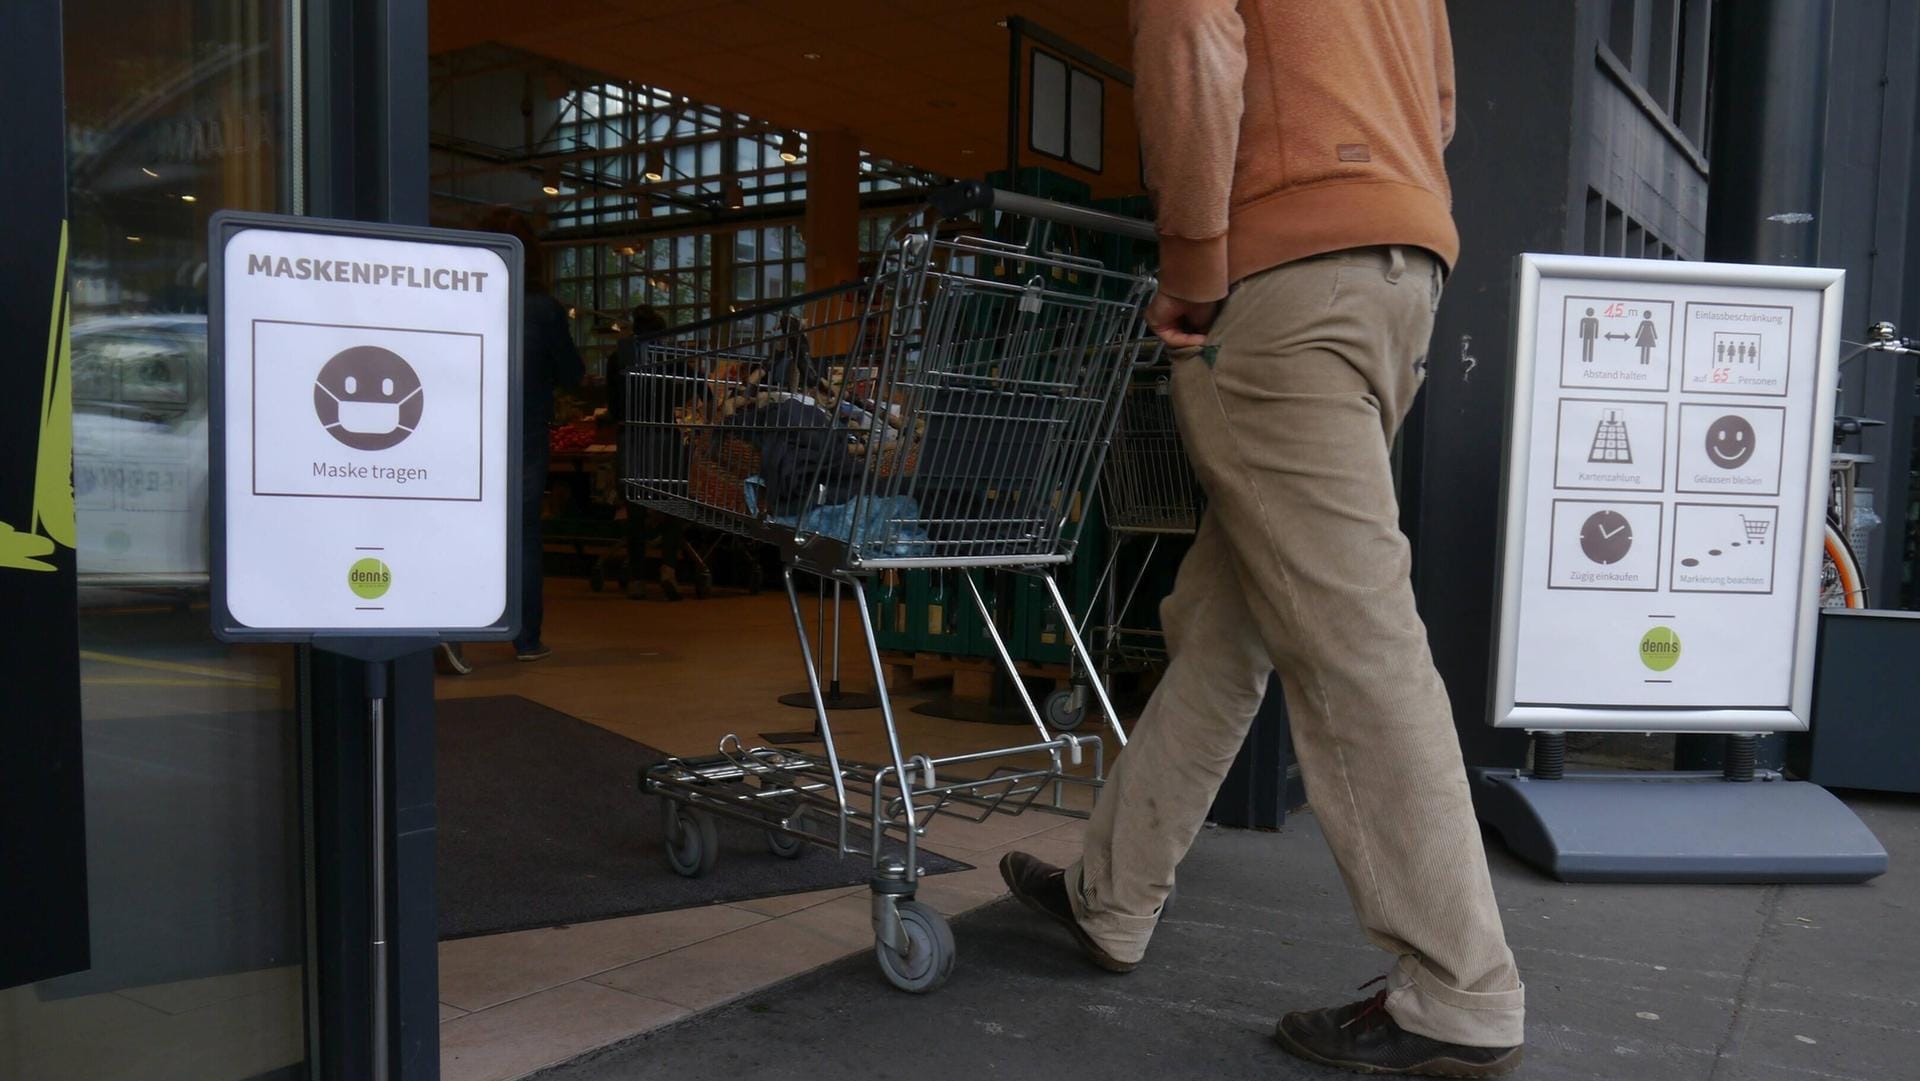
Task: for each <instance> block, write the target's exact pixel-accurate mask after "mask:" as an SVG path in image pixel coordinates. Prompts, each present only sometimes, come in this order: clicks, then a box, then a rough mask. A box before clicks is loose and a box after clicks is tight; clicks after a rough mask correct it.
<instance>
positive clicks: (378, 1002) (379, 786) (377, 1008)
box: [366, 661, 392, 1081]
mask: <svg viewBox="0 0 1920 1081" xmlns="http://www.w3.org/2000/svg"><path fill="white" fill-rule="evenodd" d="M366 672H367V727H368V738H369V743H368V751H367V761H368V763H369V765H368V768H367V823H368V830H369V832H370V833H371V836H370V837H369V839H368V845H367V881H368V883H369V885H368V892H369V893H370V894H371V895H372V896H371V898H370V901H371V905H370V908H371V912H370V926H371V928H372V933H371V935H370V938H371V944H372V957H371V958H369V963H370V967H369V972H370V976H371V982H372V985H373V995H372V1001H371V1003H370V1006H371V1008H372V1011H373V1016H372V1028H371V1030H370V1031H371V1033H372V1042H373V1081H387V1072H388V1066H389V1063H390V1061H391V1058H392V1053H391V1050H390V1042H391V1037H390V1034H389V1030H388V1005H389V1004H388V1002H387V976H388V957H387V758H386V755H387V662H385V661H368V662H367V663H366Z"/></svg>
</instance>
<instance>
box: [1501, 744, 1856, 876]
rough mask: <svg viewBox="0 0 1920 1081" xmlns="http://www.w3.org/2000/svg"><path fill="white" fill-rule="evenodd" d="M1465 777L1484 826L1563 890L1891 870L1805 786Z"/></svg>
mask: <svg viewBox="0 0 1920 1081" xmlns="http://www.w3.org/2000/svg"><path fill="white" fill-rule="evenodd" d="M1468 772H1469V780H1470V782H1471V787H1472V789H1473V803H1474V810H1475V811H1476V812H1477V813H1478V814H1479V817H1480V820H1481V821H1482V822H1484V823H1486V824H1487V825H1489V826H1491V827H1493V829H1494V830H1496V831H1497V832H1499V834H1500V835H1501V837H1502V839H1504V840H1505V841H1506V843H1507V846H1508V847H1509V848H1511V849H1512V850H1513V852H1514V854H1515V855H1518V856H1519V857H1520V858H1521V859H1523V860H1525V861H1526V862H1528V863H1530V864H1532V865H1533V866H1534V867H1536V868H1538V869H1540V870H1542V871H1544V872H1546V873H1547V874H1549V875H1551V876H1553V877H1554V878H1557V879H1559V880H1560V881H1562V882H1748V883H1804V882H1864V881H1866V880H1867V879H1870V878H1873V877H1875V876H1877V875H1880V874H1883V873H1885V872H1886V869H1887V850H1886V849H1885V848H1884V847H1883V846H1882V845H1881V844H1880V842H1879V840H1878V839H1877V838H1875V837H1874V835H1873V833H1872V832H1871V831H1870V830H1868V829H1867V827H1866V824H1865V823H1863V822H1861V821H1860V819H1859V817H1858V816H1856V815H1855V814H1854V813H1853V811H1851V810H1850V809H1848V807H1847V806H1846V805H1845V804H1843V803H1841V802H1840V801H1839V799H1837V798H1835V797H1834V795H1833V794H1832V793H1831V792H1828V791H1827V790H1826V789H1824V788H1821V787H1820V786H1819V785H1816V784H1810V783H1808V782H1805V781H1787V780H1782V779H1780V778H1779V777H1778V776H1777V775H1762V777H1760V778H1756V779H1755V780H1752V781H1746V782H1733V781H1727V780H1725V779H1724V778H1722V777H1721V775H1720V774H1718V773H1645V772H1639V773H1569V774H1567V775H1566V776H1565V777H1564V778H1562V779H1560V780H1551V781H1543V780H1537V779H1535V778H1534V777H1533V776H1532V775H1531V774H1529V773H1526V772H1525V771H1521V770H1511V769H1486V768H1476V769H1472V770H1469V771H1468Z"/></svg>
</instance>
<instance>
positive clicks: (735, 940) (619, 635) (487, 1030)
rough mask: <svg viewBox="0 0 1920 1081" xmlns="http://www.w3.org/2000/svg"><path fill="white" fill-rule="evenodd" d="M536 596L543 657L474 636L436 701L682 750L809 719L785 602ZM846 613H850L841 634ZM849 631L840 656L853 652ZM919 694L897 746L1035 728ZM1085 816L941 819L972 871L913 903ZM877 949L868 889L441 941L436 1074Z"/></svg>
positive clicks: (868, 680)
mask: <svg viewBox="0 0 1920 1081" xmlns="http://www.w3.org/2000/svg"><path fill="white" fill-rule="evenodd" d="M547 604H548V608H547V611H548V616H547V623H548V626H547V630H546V637H547V641H548V643H549V644H550V645H552V646H553V647H554V655H553V657H551V658H550V659H548V660H546V661H542V662H540V663H538V664H518V663H516V662H515V661H514V660H513V659H512V657H511V654H510V653H508V652H507V651H506V650H505V648H504V647H487V646H474V647H469V650H468V658H469V660H471V661H473V662H474V663H475V665H476V671H475V672H474V673H473V674H472V675H470V676H465V677H457V678H454V677H443V678H442V679H441V680H440V690H439V693H440V694H441V696H443V697H455V696H466V695H493V694H519V695H524V696H525V697H528V698H531V699H534V700H536V701H538V702H541V703H543V704H545V705H548V706H551V707H553V708H555V709H559V710H563V711H565V712H567V713H571V714H573V715H574V716H577V717H580V718H582V719H584V720H588V721H591V722H593V723H595V724H599V725H601V726H603V727H605V728H608V729H611V730H613V731H616V732H619V733H621V734H623V735H626V736H628V737H630V738H633V739H637V740H640V741H642V742H645V743H648V744H651V745H653V746H655V747H658V748H661V749H662V750H666V751H669V752H672V753H676V754H701V753H709V752H711V751H712V750H713V749H714V747H715V746H716V745H717V743H718V741H719V739H720V737H721V736H722V735H725V734H727V733H728V732H738V733H739V734H740V735H742V737H743V738H749V739H751V738H752V737H753V736H754V735H756V734H757V733H759V732H766V731H775V730H789V729H795V728H805V727H808V726H809V725H810V723H811V718H810V717H809V716H808V714H807V713H805V712H803V711H801V710H797V709H792V708H789V707H785V706H781V705H779V704H778V703H777V702H776V701H775V699H776V698H777V696H779V695H780V694H784V693H787V692H789V691H794V690H802V689H804V688H805V686H806V684H805V675H804V673H803V671H802V669H801V668H800V661H799V652H798V649H797V647H796V646H795V644H794V641H793V630H792V628H793V623H792V616H791V615H790V613H789V612H788V609H787V606H786V603H785V600H784V598H783V597H780V596H777V595H762V596H759V597H746V596H721V597H716V598H714V599H711V600H707V601H693V600H689V601H685V602H683V603H680V604H675V605H668V604H665V603H663V602H660V601H637V602H636V601H630V600H627V599H626V598H624V597H621V596H618V595H616V594H613V593H601V594H596V593H592V592H590V591H588V590H587V589H586V587H585V586H584V584H581V583H579V582H577V581H571V580H567V579H554V580H551V581H550V583H549V588H548V600H547ZM812 614H813V612H812V610H811V609H809V611H808V615H809V617H811V616H812ZM854 619H855V617H854V616H853V614H852V611H851V609H850V608H849V610H848V611H847V613H846V617H845V624H846V625H848V626H849V629H850V630H851V629H852V628H854V627H857V626H858V624H857V623H856V622H854ZM854 635H855V637H851V638H849V639H848V642H847V645H848V646H849V648H848V650H847V651H846V654H845V655H846V657H847V658H848V659H849V660H850V661H851V660H852V659H854V658H858V657H860V656H861V651H860V649H859V644H858V639H857V631H855V632H854ZM843 682H844V684H845V685H846V687H847V688H848V689H850V690H854V689H868V688H871V686H872V684H873V679H872V676H871V674H870V671H867V670H864V669H862V670H858V671H856V670H854V669H853V668H852V667H851V665H849V667H848V669H847V670H845V671H844V672H843ZM923 701H925V698H924V696H917V695H913V694H900V695H897V696H896V698H895V708H896V711H897V721H898V724H899V727H900V730H901V738H902V741H903V743H904V744H906V747H905V750H906V751H907V753H909V754H912V753H926V754H932V755H946V754H953V753H960V752H966V751H973V750H979V749H983V748H988V747H993V746H1006V745H1010V744H1014V743H1016V742H1022V741H1025V740H1026V739H1027V737H1028V736H1030V735H1031V734H1032V733H1031V730H1025V731H1023V730H1022V729H1019V728H1013V727H1008V726H1002V725H983V724H969V723H964V722H955V721H948V720H941V719H937V718H932V717H927V716H922V715H920V714H917V713H914V712H912V707H914V706H915V705H918V704H920V703H922V702H923ZM834 720H835V722H836V727H835V733H836V737H837V738H838V739H839V740H841V743H840V746H841V750H842V753H843V754H846V755H849V756H851V757H857V758H866V759H869V760H872V759H878V758H882V757H884V756H885V753H886V751H885V747H886V744H885V727H884V724H883V723H882V721H881V715H880V713H879V712H878V711H875V710H868V711H860V712H849V713H843V714H839V715H836V717H835V718H834ZM1076 802H1079V801H1076ZM1083 826H1084V824H1083V823H1082V822H1081V821H1080V820H1078V819H1075V818H1069V817H1064V816H1061V815H1056V814H1051V813H1045V812H1033V813H1029V814H1026V815H1022V816H1019V817H1008V816H994V817H992V818H989V819H988V820H987V821H985V822H981V823H973V822H965V821H960V820H957V819H953V818H944V817H943V818H941V819H939V820H938V821H936V822H935V823H934V824H933V825H932V826H931V828H930V829H929V831H928V834H927V839H926V843H927V844H928V846H929V847H931V848H933V849H934V850H936V851H938V852H940V853H942V854H945V855H948V856H951V857H953V858H954V859H958V860H962V861H964V862H966V863H969V864H972V865H973V866H974V870H971V871H963V872H957V873H953V874H946V875H938V876H935V877H932V878H929V879H928V880H927V881H926V882H925V883H924V884H923V885H922V886H921V888H920V893H919V897H920V899H921V900H923V901H926V902H927V903H929V904H931V905H933V906H934V907H935V908H937V909H939V910H940V911H941V912H943V913H945V914H947V915H948V916H954V915H958V914H959V913H961V912H964V911H967V910H969V909H972V908H976V907H978V906H980V905H983V904H986V903H988V902H990V901H993V900H996V899H998V898H999V897H1001V896H1003V895H1004V892H1005V891H1004V889H1003V888H1002V886H1001V883H1000V876H999V873H998V871H997V870H996V864H997V863H998V861H999V858H1000V855H1001V854H1002V853H1003V852H1005V851H1007V850H1008V849H1009V848H1012V847H1016V846H1017V847H1021V848H1025V849H1027V850H1030V851H1033V852H1036V853H1038V854H1040V855H1041V856H1043V857H1044V858H1047V859H1051V860H1054V861H1056V862H1065V861H1068V860H1071V859H1073V858H1074V857H1075V856H1076V855H1077V854H1078V851H1079V839H1080V836H1081V832H1082V829H1083ZM807 858H810V859H832V858H833V857H832V856H831V855H830V854H827V853H824V852H820V853H810V854H809V855H808V857H807ZM848 858H850V859H851V858H854V857H848ZM872 947H873V931H872V922H871V913H870V906H869V903H868V893H867V891H866V889H865V888H864V887H854V888H841V889H831V890H822V891H819V892H816V893H806V894H797V895H791V896H785V897H771V898H765V899H761V900H753V901H742V902H738V903H734V904H725V905H711V906H706V907H701V908H692V909H681V910H678V911H672V912H660V913H653V914H649V915H643V916H632V917H627V918H623V919H613V920H604V921H599V922H596V923H586V924H577V925H573V926H569V927H558V928H549V929H543V930H535V931H520V932H515V933H512V934H504V935H490V936H486V937H483V938H469V939H460V940H456V941H452V942H445V943H442V944H441V947H440V998H441V1025H440V1031H441V1073H442V1076H443V1077H444V1078H446V1081H507V1079H510V1078H516V1077H521V1076H524V1075H526V1074H528V1073H530V1072H532V1071H535V1070H538V1069H540V1068H542V1067H544V1066H548V1065H551V1064H553V1063H556V1062H561V1061H564V1060H566V1059H569V1058H573V1057H575V1056H577V1055H581V1054H584V1053H586V1052H588V1051H591V1050H594V1049H596V1048H600V1047H604V1046H607V1045H609V1044H613V1043H617V1042H619V1041H621V1040H624V1039H627V1038H629V1037H632V1036H636V1035H639V1034H641V1033H644V1032H648V1031H650V1030H652V1029H654V1028H657V1027H659V1026H661V1025H664V1024H668V1023H671V1022H673V1021H676V1020H679V1019H681V1018H684V1017H686V1016H688V1015H689V1014H691V1013H693V1012H695V1011H700V1010H705V1009H709V1008H711V1007H714V1006H718V1005H720V1004H723V1003H726V1002H730V1001H732V1000H734V999H737V998H740V997H741V996H743V995H746V994H749V993H751V992H753V991H756V990H759V989H761V988H764V987H766V986H768V985H770V984H774V983H778V982H781V981H783V980H786V979H789V978H792V977H794V976H797V975H800V974H802V973H804V972H808V971H811V970H813V969H815V968H818V967H820V966H821V965H825V964H828V963H830V962H832V961H835V960H838V959H840V958H843V957H846V956H848V955H849V954H854V953H861V952H865V951H868V950H871V949H872ZM873 978H874V979H879V976H878V975H877V974H875V975H874V977H873Z"/></svg>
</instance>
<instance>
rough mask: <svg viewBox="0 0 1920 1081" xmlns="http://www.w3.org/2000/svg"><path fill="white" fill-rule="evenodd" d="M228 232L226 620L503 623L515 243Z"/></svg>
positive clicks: (515, 343) (233, 632) (282, 633)
mask: <svg viewBox="0 0 1920 1081" xmlns="http://www.w3.org/2000/svg"><path fill="white" fill-rule="evenodd" d="M213 238H214V244H213V252H214V255H213V259H214V260H215V261H216V262H217V265H218V272H217V280H216V281H215V283H214V294H215V298H216V299H215V306H214V316H213V319H214V322H215V324H216V325H215V327H214V333H215V335H216V338H215V348H214V358H213V365H212V372H213V374H212V379H213V380H214V383H215V386H214V388H213V392H214V397H213V404H214V414H215V417H214V433H213V439H214V441H215V455H214V461H215V469H214V472H215V480H214V485H215V514H214V535H215V543H214V564H215V566H214V578H215V599H216V604H215V621H216V629H218V630H220V631H221V632H222V633H223V635H225V636H227V637H230V638H241V639H244V638H256V639H258V638H265V639H278V640H303V639H306V638H310V637H312V636H315V635H348V636H357V635H375V636H392V637H415V636H439V635H444V634H451V635H454V636H458V637H474V638H486V637H498V636H501V635H503V634H505V633H506V632H507V631H508V630H509V629H510V624H511V623H512V621H513V617H514V616H515V615H516V613H515V612H514V611H512V608H513V605H512V604H511V603H510V599H511V598H514V597H515V596H517V592H516V591H514V590H511V589H509V579H510V577H511V572H512V570H513V569H514V568H516V567H517V558H515V557H517V554H518V553H517V535H518V529H517V521H518V508H517V505H516V503H515V496H516V493H517V483H516V481H517V474H518V471H519V467H518V454H519V447H518V445H517V443H518V439H517V436H518V432H519V427H520V426H519V425H518V424H517V423H514V422H513V417H514V411H515V410H516V409H517V408H518V407H519V400H520V399H519V393H518V376H519V364H518V356H519V317H520V311H519V298H520V291H519V266H520V254H519V250H518V246H517V244H516V243H515V242H514V241H512V240H510V239H509V238H506V237H496V236H484V235H479V234H464V233H449V232H445V231H440V230H427V229H402V228H396V227H390V226H368V225H360V224H352V223H343V222H320V221H315V220H311V219H299V218H270V217H266V216H260V215H232V214H223V215H220V216H217V217H216V219H215V221H214V224H213Z"/></svg>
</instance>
